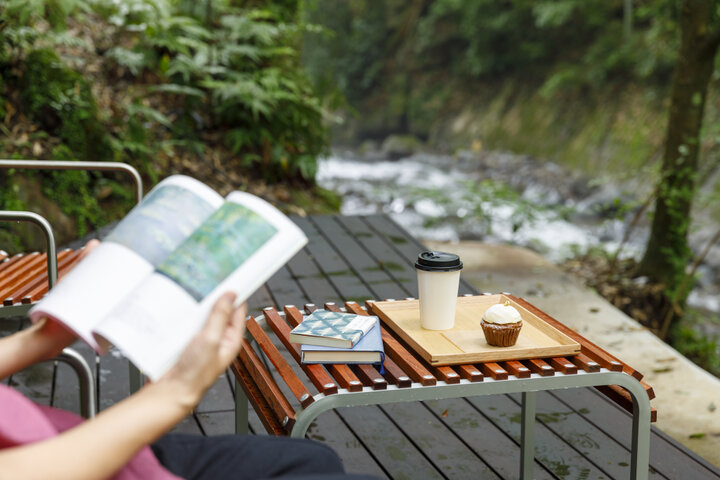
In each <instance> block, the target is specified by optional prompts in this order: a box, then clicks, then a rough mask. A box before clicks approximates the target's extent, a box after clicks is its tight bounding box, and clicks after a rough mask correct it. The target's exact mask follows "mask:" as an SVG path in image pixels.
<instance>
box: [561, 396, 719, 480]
mask: <svg viewBox="0 0 720 480" xmlns="http://www.w3.org/2000/svg"><path fill="white" fill-rule="evenodd" d="M553 394H554V396H555V397H557V398H558V399H559V400H560V401H562V402H563V403H564V404H565V405H568V406H571V407H572V408H573V409H576V410H577V411H580V412H582V415H583V417H584V418H585V419H586V421H588V422H592V423H593V424H594V425H596V426H597V428H599V429H602V430H603V431H604V432H605V433H606V434H607V435H608V436H610V437H612V438H615V439H616V440H617V441H618V442H619V443H620V444H622V445H623V446H624V447H625V448H628V449H629V448H630V440H631V438H632V437H631V433H632V431H631V427H632V418H631V415H630V414H629V413H628V412H626V411H625V410H624V409H622V408H621V407H619V406H618V405H617V404H615V403H613V402H612V401H610V400H608V399H607V397H605V396H604V395H602V394H601V393H599V392H597V391H595V390H594V389H569V390H558V391H556V392H553ZM661 414H662V413H661ZM650 446H651V448H650V465H651V466H652V467H653V469H655V470H657V471H659V472H660V473H662V474H663V475H665V476H666V477H667V478H673V479H675V478H683V479H686V478H687V479H698V480H699V479H701V478H720V469H718V468H717V467H715V466H713V465H711V464H709V463H708V462H707V461H706V460H705V459H703V458H701V457H699V456H697V455H696V454H694V453H693V452H691V451H690V450H688V449H686V448H685V447H683V446H681V445H680V444H679V443H677V442H676V441H675V440H672V439H670V438H668V437H667V435H665V434H663V433H662V431H661V430H660V429H658V428H657V427H655V426H653V427H652V431H651V440H650Z"/></svg>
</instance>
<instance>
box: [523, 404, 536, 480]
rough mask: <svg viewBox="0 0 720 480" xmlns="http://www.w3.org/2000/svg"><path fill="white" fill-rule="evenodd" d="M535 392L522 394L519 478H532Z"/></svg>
mask: <svg viewBox="0 0 720 480" xmlns="http://www.w3.org/2000/svg"><path fill="white" fill-rule="evenodd" d="M536 395H537V393H536V392H523V393H522V423H521V426H520V478H521V479H523V480H530V479H532V478H533V467H534V465H535V407H536V403H537V399H536Z"/></svg>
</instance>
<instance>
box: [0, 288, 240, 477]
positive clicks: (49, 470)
mask: <svg viewBox="0 0 720 480" xmlns="http://www.w3.org/2000/svg"><path fill="white" fill-rule="evenodd" d="M234 299H235V296H234V295H233V294H225V295H223V296H222V297H221V298H220V299H219V300H218V302H217V303H216V304H215V306H214V307H213V310H212V312H211V313H210V315H209V317H208V320H207V322H206V324H205V326H204V327H203V329H202V330H201V331H200V332H199V333H198V334H197V335H196V336H195V337H194V338H193V340H192V341H191V342H190V344H189V345H188V347H187V348H186V349H185V351H184V352H183V354H182V355H181V356H180V358H179V360H178V361H177V363H176V364H175V365H174V366H173V367H172V368H171V369H170V371H168V373H166V374H165V375H164V376H163V377H162V378H161V379H159V380H158V381H157V382H156V383H153V384H148V385H146V386H144V387H143V388H142V389H141V390H140V391H139V392H138V393H136V394H135V395H132V396H131V397H130V398H127V399H125V400H123V401H122V402H120V403H118V404H116V405H114V406H113V407H111V408H109V409H107V410H105V411H103V412H102V413H100V414H99V415H98V416H97V417H95V418H94V419H92V420H88V421H87V422H85V423H83V424H81V425H79V426H77V427H75V428H73V429H71V430H68V431H66V432H64V433H62V434H60V435H58V436H57V437H54V438H52V439H49V440H45V441H42V442H38V443H34V444H30V445H25V446H22V447H14V448H9V449H4V450H0V465H2V468H1V469H0V479H5V478H7V479H15V478H23V479H28V480H31V479H35V478H37V479H45V478H53V479H65V478H67V479H100V478H107V477H109V476H111V475H112V474H114V473H115V472H116V471H117V470H119V469H120V468H121V467H122V466H123V465H125V464H126V463H127V462H128V461H129V460H130V459H131V458H132V457H133V456H134V455H135V454H136V453H137V452H138V451H139V450H140V449H141V448H142V447H144V446H146V445H148V444H150V443H152V442H153V441H155V440H156V439H158V438H159V437H160V436H161V435H163V434H164V433H166V432H167V431H168V430H170V428H172V427H173V426H174V425H175V424H176V423H177V422H179V421H180V420H182V419H183V418H185V416H187V415H188V414H189V413H190V411H191V410H192V408H193V407H194V406H195V405H196V404H197V403H198V402H199V401H200V399H201V398H202V395H203V394H204V392H205V391H206V390H207V389H208V388H209V387H210V385H212V384H213V382H214V381H215V380H216V379H217V378H218V376H219V375H220V373H222V372H223V371H224V369H225V368H227V366H228V365H229V363H230V362H231V361H232V359H233V358H235V356H236V355H237V352H238V351H239V349H240V344H241V339H242V334H243V330H244V325H245V315H246V311H247V309H246V307H245V305H243V306H242V307H240V308H238V309H234V308H233V306H232V303H233V301H234ZM38 460H41V461H38Z"/></svg>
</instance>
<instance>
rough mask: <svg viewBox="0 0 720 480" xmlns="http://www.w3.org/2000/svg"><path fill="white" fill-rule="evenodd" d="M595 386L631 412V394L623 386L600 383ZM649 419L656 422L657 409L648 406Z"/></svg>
mask: <svg viewBox="0 0 720 480" xmlns="http://www.w3.org/2000/svg"><path fill="white" fill-rule="evenodd" d="M595 388H597V389H598V391H600V392H602V393H603V395H605V396H606V397H608V398H609V399H611V400H612V401H614V402H615V403H617V404H618V405H620V406H621V407H623V408H624V409H625V410H627V411H628V412H630V413H633V401H632V395H630V392H628V391H627V390H625V389H624V388H622V387H620V386H618V385H600V386H597V387H595ZM650 421H651V422H653V423H654V422H657V410H656V409H654V408H650Z"/></svg>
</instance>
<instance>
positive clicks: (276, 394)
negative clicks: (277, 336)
mask: <svg viewBox="0 0 720 480" xmlns="http://www.w3.org/2000/svg"><path fill="white" fill-rule="evenodd" d="M239 356H240V361H241V362H242V363H243V366H244V367H245V369H246V370H247V371H248V373H249V374H250V376H251V377H252V378H253V380H254V382H255V386H256V387H257V389H258V390H259V391H260V393H261V394H262V396H263V398H264V399H265V401H266V402H267V403H268V405H269V406H270V408H271V409H272V410H273V412H275V418H276V419H277V421H278V422H279V423H280V425H281V426H282V427H283V428H285V429H286V430H287V431H288V432H289V431H291V430H292V427H293V425H295V411H294V410H293V408H292V406H291V405H290V402H288V401H287V399H286V398H285V395H283V394H282V392H281V391H280V388H279V387H278V385H277V383H275V379H273V377H272V375H271V374H270V372H268V371H267V369H266V368H265V365H263V363H262V361H261V360H260V358H259V357H258V356H257V354H256V353H255V350H253V348H252V346H251V345H250V343H249V342H248V341H247V340H246V339H243V344H242V348H241V349H240V355H239Z"/></svg>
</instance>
